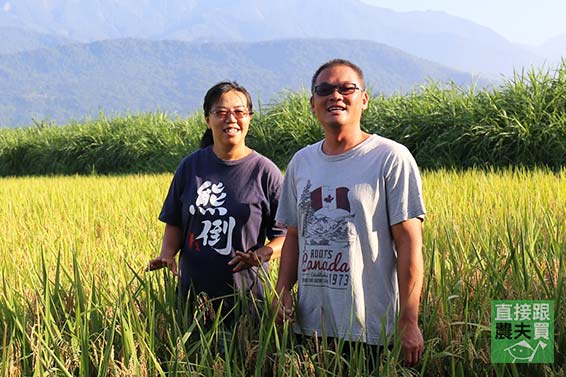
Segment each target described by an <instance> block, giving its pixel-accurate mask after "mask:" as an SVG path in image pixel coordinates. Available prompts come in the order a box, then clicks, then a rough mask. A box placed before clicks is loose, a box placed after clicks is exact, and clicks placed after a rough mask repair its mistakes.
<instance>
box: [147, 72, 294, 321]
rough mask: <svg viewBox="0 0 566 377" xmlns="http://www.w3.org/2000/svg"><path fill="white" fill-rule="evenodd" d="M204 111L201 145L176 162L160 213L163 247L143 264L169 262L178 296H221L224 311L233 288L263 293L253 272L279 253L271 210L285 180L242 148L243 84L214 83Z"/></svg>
mask: <svg viewBox="0 0 566 377" xmlns="http://www.w3.org/2000/svg"><path fill="white" fill-rule="evenodd" d="M203 109H204V116H205V119H206V124H207V130H206V132H205V134H204V136H203V139H202V142H201V148H200V149H199V150H197V151H196V152H194V153H192V154H191V155H189V156H187V157H185V158H184V159H183V160H182V161H181V163H180V164H179V166H178V167H177V170H176V172H175V176H174V178H173V181H172V183H171V186H170V188H169V193H168V195H167V198H166V199H165V203H164V204H163V208H162V210H161V214H160V215H159V219H160V220H161V221H163V222H165V232H164V235H163V242H162V246H161V253H160V255H159V256H158V257H157V258H155V259H153V260H151V261H150V262H149V270H155V269H159V268H163V267H165V266H167V267H169V269H170V270H171V271H172V272H173V274H175V275H177V276H178V277H179V285H178V293H179V294H180V297H179V298H180V299H181V302H185V300H186V298H187V296H193V294H194V293H200V292H205V293H206V294H207V295H208V297H209V298H212V299H214V298H224V303H223V306H222V307H223V308H224V309H229V308H231V307H232V306H233V304H234V297H233V296H234V290H236V291H239V292H251V293H252V294H254V295H255V296H256V297H260V298H261V297H263V294H264V292H263V285H262V284H261V281H258V280H259V276H258V273H259V272H260V271H261V269H262V268H267V262H268V261H269V260H270V259H271V258H278V257H279V256H280V253H281V246H282V245H283V240H284V236H285V230H284V229H283V228H280V227H277V226H276V225H275V212H276V210H277V204H278V201H279V190H280V186H281V183H282V180H283V178H282V176H281V172H280V170H279V169H278V168H277V166H276V165H275V164H274V163H273V162H271V161H270V160H269V159H267V158H266V157H264V156H262V155H260V154H259V153H257V152H255V151H253V150H252V149H250V148H249V147H248V146H246V142H245V139H246V134H247V133H248V129H249V125H250V121H251V117H252V114H253V113H252V102H251V97H250V95H249V93H248V92H247V91H246V89H244V88H243V87H242V86H240V85H238V84H237V83H235V82H220V83H218V84H216V85H214V86H213V87H212V88H210V89H209V90H208V92H207V93H206V95H205V97H204V104H203ZM266 237H267V238H269V240H270V242H269V243H268V244H265V240H266ZM179 250H180V251H181V253H180V257H179V269H177V263H176V261H175V255H176V254H177V252H178V251H179ZM189 291H192V292H193V293H191V294H190V295H189ZM216 301H217V303H218V302H219V301H220V300H216ZM215 306H216V307H217V305H215ZM223 312H225V311H224V310H223Z"/></svg>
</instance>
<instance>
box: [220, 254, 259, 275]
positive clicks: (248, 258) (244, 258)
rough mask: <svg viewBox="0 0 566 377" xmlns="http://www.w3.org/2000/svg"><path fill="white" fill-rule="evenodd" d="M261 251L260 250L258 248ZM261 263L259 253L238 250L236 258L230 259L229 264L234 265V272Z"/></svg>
mask: <svg viewBox="0 0 566 377" xmlns="http://www.w3.org/2000/svg"><path fill="white" fill-rule="evenodd" d="M257 252H259V250H257ZM260 264H261V261H260V256H259V254H256V253H254V252H253V251H250V252H247V253H244V252H242V251H236V255H235V256H234V258H232V259H230V262H228V266H234V265H235V267H234V268H233V269H232V271H234V272H238V271H242V270H245V269H247V268H250V267H252V266H259V265H260Z"/></svg>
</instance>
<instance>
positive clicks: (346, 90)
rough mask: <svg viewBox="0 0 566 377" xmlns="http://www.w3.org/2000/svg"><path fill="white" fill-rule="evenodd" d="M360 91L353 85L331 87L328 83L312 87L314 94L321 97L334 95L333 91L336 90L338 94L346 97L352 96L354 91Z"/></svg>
mask: <svg viewBox="0 0 566 377" xmlns="http://www.w3.org/2000/svg"><path fill="white" fill-rule="evenodd" d="M358 89H359V90H362V88H360V87H359V86H357V85H356V84H353V83H349V84H339V85H332V84H329V83H326V82H325V83H322V84H320V85H317V86H315V87H314V93H315V94H316V95H319V96H321V97H326V96H329V95H331V94H332V93H334V91H335V90H338V93H340V94H342V95H344V96H347V95H350V94H353V93H354V92H355V91H356V90H358Z"/></svg>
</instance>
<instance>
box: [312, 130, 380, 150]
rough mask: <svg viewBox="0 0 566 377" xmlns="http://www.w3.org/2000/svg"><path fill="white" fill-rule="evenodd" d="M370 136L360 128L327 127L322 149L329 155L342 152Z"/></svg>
mask: <svg viewBox="0 0 566 377" xmlns="http://www.w3.org/2000/svg"><path fill="white" fill-rule="evenodd" d="M369 136H370V135H369V134H368V133H365V132H364V131H362V130H361V129H360V128H356V130H353V131H346V130H328V129H325V131H324V142H323V144H322V151H323V152H324V153H325V154H327V155H338V154H342V153H344V152H347V151H349V150H350V149H352V148H354V147H356V146H357V145H359V144H361V143H362V142H364V141H365V140H366V139H367V138H368V137H369Z"/></svg>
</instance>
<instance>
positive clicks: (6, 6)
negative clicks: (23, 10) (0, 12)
mask: <svg viewBox="0 0 566 377" xmlns="http://www.w3.org/2000/svg"><path fill="white" fill-rule="evenodd" d="M2 9H4V12H9V11H11V10H12V4H10V2H9V1H6V2H5V3H4V6H3V7H2Z"/></svg>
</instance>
